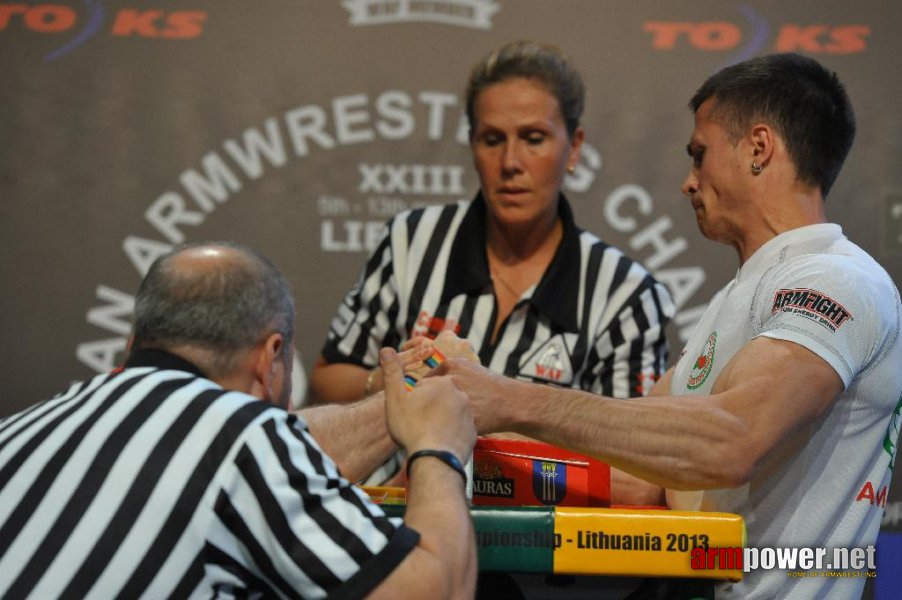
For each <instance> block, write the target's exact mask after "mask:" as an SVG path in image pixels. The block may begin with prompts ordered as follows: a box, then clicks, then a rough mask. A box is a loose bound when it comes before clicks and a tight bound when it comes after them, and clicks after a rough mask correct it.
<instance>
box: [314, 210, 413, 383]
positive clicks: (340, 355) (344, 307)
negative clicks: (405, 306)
mask: <svg viewBox="0 0 902 600" xmlns="http://www.w3.org/2000/svg"><path fill="white" fill-rule="evenodd" d="M402 216H403V215H402ZM400 218H401V216H398V217H395V218H394V219H392V220H391V221H389V222H388V224H387V227H386V233H385V237H383V239H382V241H381V242H380V243H379V245H378V246H377V247H376V249H375V250H374V251H373V253H372V254H371V255H370V257H369V259H368V260H367V262H366V264H365V265H364V267H363V270H362V271H361V273H360V275H359V277H358V278H357V282H356V283H355V285H354V287H353V288H352V289H351V290H350V291H349V292H348V294H347V295H346V296H345V297H344V299H343V300H342V301H341V303H340V304H339V306H338V310H337V311H336V313H335V316H334V318H333V319H332V323H331V324H330V327H329V333H328V338H327V339H326V343H325V345H324V346H323V349H322V354H323V356H324V357H325V359H326V360H327V361H328V362H330V363H350V364H355V365H359V366H362V367H365V368H368V369H371V368H373V367H375V366H376V365H377V364H378V353H379V349H380V348H381V347H383V346H396V345H397V344H398V343H399V342H400V340H395V339H393V331H394V328H393V322H394V319H393V317H392V315H393V314H396V313H397V312H398V310H399V297H398V285H397V277H396V273H395V269H396V268H397V267H396V265H395V261H394V257H393V251H392V243H391V242H392V235H393V232H394V231H395V229H396V226H398V223H399V219H400ZM394 337H397V336H394Z"/></svg>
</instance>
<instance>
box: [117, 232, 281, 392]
mask: <svg viewBox="0 0 902 600" xmlns="http://www.w3.org/2000/svg"><path fill="white" fill-rule="evenodd" d="M274 332H275V333H280V334H282V336H283V338H284V340H285V345H284V346H285V351H286V355H287V352H289V348H290V347H291V342H292V339H293V335H294V300H293V298H292V296H291V290H290V288H289V286H288V282H287V281H286V280H285V278H284V277H283V276H282V275H281V273H279V272H278V270H277V269H276V268H275V266H274V265H273V264H272V263H271V262H270V261H269V260H268V259H266V258H265V257H263V256H261V255H259V254H257V253H256V252H254V251H253V250H251V249H249V248H245V247H243V246H239V245H237V244H232V243H228V242H217V243H209V244H197V245H191V246H184V247H181V248H177V249H175V250H173V251H172V252H171V253H169V254H166V255H164V256H162V257H160V258H159V259H157V260H156V261H155V262H154V263H153V265H151V267H150V269H149V270H148V272H147V275H146V277H145V278H144V281H143V282H141V287H140V288H139V290H138V295H137V297H136V298H135V323H134V340H133V342H132V346H133V348H147V347H150V348H159V349H162V350H169V351H172V350H173V349H175V348H184V347H187V348H192V349H197V350H200V351H204V352H203V355H204V356H208V357H209V358H208V359H207V360H205V361H204V362H206V363H207V364H198V365H197V366H198V367H200V368H201V369H202V370H203V371H204V372H205V373H206V374H207V375H208V376H211V377H217V376H223V375H227V374H229V372H230V371H231V370H232V369H234V368H235V366H236V361H237V360H238V359H239V358H240V355H241V354H242V352H244V351H246V350H248V349H249V348H252V347H254V346H255V345H256V344H258V343H259V342H260V341H261V340H263V339H264V338H265V337H266V336H267V335H268V334H271V333H274Z"/></svg>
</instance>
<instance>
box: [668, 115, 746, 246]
mask: <svg viewBox="0 0 902 600" xmlns="http://www.w3.org/2000/svg"><path fill="white" fill-rule="evenodd" d="M713 106H714V100H713V99H709V100H707V101H705V102H703V103H702V105H701V106H700V107H699V109H698V111H697V112H696V114H695V129H694V130H693V131H692V137H691V138H690V140H689V144H688V145H687V151H688V152H689V156H690V157H691V158H692V166H691V167H690V169H689V175H688V176H687V177H686V179H685V181H683V186H682V191H683V193H684V194H686V195H687V196H688V197H689V200H690V201H691V202H692V208H693V210H695V218H696V221H697V222H698V228H699V230H700V231H701V232H702V235H704V236H705V237H707V238H708V239H711V240H714V241H718V242H723V243H726V244H731V243H733V242H734V240H737V239H739V238H740V237H741V236H740V235H739V232H740V231H741V230H742V227H743V223H744V221H745V220H746V219H745V216H744V214H743V213H744V210H745V209H746V208H748V206H747V202H746V200H745V198H747V197H748V195H747V194H746V193H745V190H744V184H743V182H744V181H745V180H746V178H745V175H746V172H747V171H748V169H749V168H750V164H751V163H750V162H749V161H745V160H741V158H742V157H741V151H740V146H741V144H740V145H737V144H733V143H731V142H730V140H729V138H728V135H727V130H726V129H725V128H724V127H723V126H721V125H720V123H718V122H717V121H716V120H714V119H712V118H711V111H712V108H713Z"/></svg>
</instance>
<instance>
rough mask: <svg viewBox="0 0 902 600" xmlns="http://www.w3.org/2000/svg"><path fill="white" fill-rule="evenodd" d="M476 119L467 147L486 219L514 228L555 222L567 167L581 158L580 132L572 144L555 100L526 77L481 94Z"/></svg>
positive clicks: (478, 97)
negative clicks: (484, 200) (476, 176)
mask: <svg viewBox="0 0 902 600" xmlns="http://www.w3.org/2000/svg"><path fill="white" fill-rule="evenodd" d="M474 116H475V120H476V126H475V130H474V131H473V132H472V134H471V136H470V146H471V148H472V149H473V162H474V163H475V165H476V171H477V172H478V173H479V181H480V184H481V185H482V193H483V196H485V199H486V202H487V204H488V208H489V212H490V214H491V215H492V216H493V217H494V218H495V219H496V220H497V221H499V222H500V223H502V224H505V225H515V226H516V225H524V224H531V223H535V224H539V223H540V222H541V221H543V220H547V219H553V218H554V217H555V216H556V215H557V197H558V193H559V191H560V188H561V184H562V182H563V180H564V175H565V174H566V172H567V167H568V166H571V165H572V166H576V163H577V160H578V159H579V147H580V145H581V144H582V141H583V130H582V128H578V129H577V130H576V131H575V132H574V135H573V139H570V137H569V136H568V135H567V128H566V125H565V124H564V117H563V115H562V114H561V108H560V105H559V103H558V101H557V98H555V97H554V95H553V94H551V93H550V92H549V91H548V90H547V88H546V87H545V86H544V85H543V84H542V83H540V82H538V81H535V80H532V79H525V78H514V79H508V80H505V81H502V82H500V83H496V84H494V85H492V86H489V87H487V88H486V89H484V90H483V91H482V92H481V93H480V94H479V95H478V96H477V97H476V101H475V102H474Z"/></svg>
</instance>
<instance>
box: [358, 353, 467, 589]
mask: <svg viewBox="0 0 902 600" xmlns="http://www.w3.org/2000/svg"><path fill="white" fill-rule="evenodd" d="M381 359H382V360H381V362H382V369H383V371H384V374H385V385H386V389H385V416H386V421H387V423H388V429H389V431H390V432H391V435H392V437H393V438H394V439H396V440H397V441H398V443H399V444H400V445H402V446H404V447H405V448H406V449H407V451H408V454H410V455H412V454H413V453H415V452H417V451H418V450H424V449H430V450H447V451H450V452H451V453H453V454H454V455H455V456H457V457H458V458H459V459H460V460H461V461H462V462H463V461H466V460H467V459H468V458H469V456H470V453H471V452H472V449H473V444H474V443H475V441H476V430H475V428H474V425H473V418H472V416H471V414H470V411H469V408H468V405H467V398H466V396H464V395H463V393H462V392H460V391H459V390H458V389H457V388H456V387H455V386H454V384H453V383H452V382H451V380H450V378H447V377H432V378H428V379H424V380H422V381H420V382H419V383H418V384H417V386H416V388H414V390H413V391H411V392H406V391H405V389H404V384H403V379H402V368H401V363H400V361H399V359H398V358H397V355H396V354H395V352H394V351H393V350H390V349H383V351H382V356H381ZM409 475H410V480H409V483H408V491H407V512H406V515H405V519H404V522H405V524H406V525H407V526H408V527H410V528H412V529H415V530H416V531H418V532H419V533H420V541H419V544H418V545H417V547H416V548H414V549H413V550H412V551H411V552H410V554H408V555H407V557H406V558H405V559H404V561H403V562H401V564H400V565H398V567H397V568H396V569H395V570H394V571H393V572H392V574H391V575H389V577H388V578H386V579H385V581H383V582H382V584H381V585H380V586H379V587H378V588H376V590H375V591H374V593H373V597H375V598H465V597H473V594H474V592H475V589H476V546H475V536H474V533H473V524H472V521H471V520H470V512H469V508H468V506H467V502H466V498H465V496H464V480H463V478H462V477H460V475H459V474H458V473H457V472H456V471H455V470H454V469H452V468H451V467H449V466H448V465H447V464H445V463H444V462H443V461H442V460H439V459H437V458H433V457H429V456H427V457H423V458H420V459H418V460H416V461H414V462H413V463H412V464H411V465H410V472H409Z"/></svg>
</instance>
